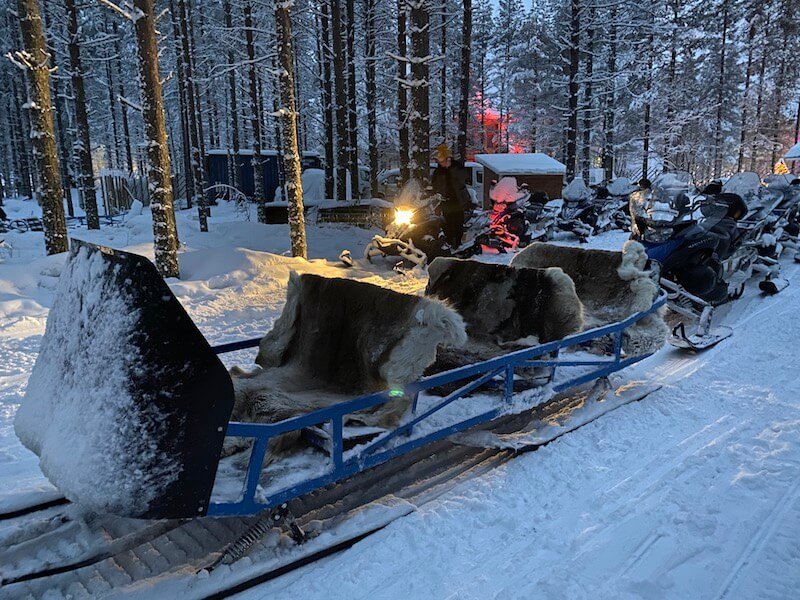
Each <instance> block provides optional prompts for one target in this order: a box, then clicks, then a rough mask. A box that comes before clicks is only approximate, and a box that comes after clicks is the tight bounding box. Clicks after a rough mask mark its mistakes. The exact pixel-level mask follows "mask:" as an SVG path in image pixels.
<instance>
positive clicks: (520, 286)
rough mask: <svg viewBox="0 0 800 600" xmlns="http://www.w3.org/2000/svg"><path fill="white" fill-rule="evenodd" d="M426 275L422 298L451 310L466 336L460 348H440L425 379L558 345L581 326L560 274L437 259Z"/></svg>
mask: <svg viewBox="0 0 800 600" xmlns="http://www.w3.org/2000/svg"><path fill="white" fill-rule="evenodd" d="M428 274H429V280H428V286H427V288H426V290H425V294H426V295H427V296H428V297H434V298H438V299H439V300H442V301H445V302H447V303H448V304H449V305H450V306H452V307H453V308H455V309H456V310H457V311H458V312H459V313H460V314H461V316H462V317H463V318H464V320H465V321H466V326H467V334H468V335H469V342H468V344H467V345H466V346H465V347H464V348H453V347H445V348H443V349H442V351H441V352H440V353H439V355H438V356H437V360H436V362H435V363H434V364H433V365H432V366H431V367H430V369H429V372H431V373H433V372H441V371H445V370H448V369H453V368H456V367H459V366H463V365H465V364H471V363H475V362H479V361H484V360H488V359H490V358H493V357H496V356H500V355H502V354H506V353H508V352H512V351H514V350H518V349H520V348H525V347H529V346H531V345H536V344H538V343H545V342H549V341H552V340H556V339H561V338H563V337H566V336H568V335H570V334H572V333H575V332H578V331H580V330H581V328H582V326H583V315H582V310H581V305H580V301H579V299H578V296H577V294H576V293H575V285H574V284H573V282H572V281H571V280H570V278H569V277H568V276H567V275H565V274H564V272H563V271H561V269H558V268H544V269H514V268H512V267H509V266H506V265H498V264H489V263H482V262H478V261H474V260H461V259H457V258H437V259H435V260H434V261H433V262H432V263H431V264H430V266H429V267H428Z"/></svg>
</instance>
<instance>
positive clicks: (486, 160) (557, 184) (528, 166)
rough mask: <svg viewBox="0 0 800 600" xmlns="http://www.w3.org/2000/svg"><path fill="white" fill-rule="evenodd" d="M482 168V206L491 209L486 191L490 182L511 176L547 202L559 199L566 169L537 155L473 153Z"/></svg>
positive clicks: (544, 155) (546, 157) (558, 163)
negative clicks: (544, 194) (543, 196)
mask: <svg viewBox="0 0 800 600" xmlns="http://www.w3.org/2000/svg"><path fill="white" fill-rule="evenodd" d="M475 160H476V162H478V163H480V164H481V165H483V207H484V208H486V209H489V208H491V206H492V201H491V200H490V199H489V190H490V189H491V187H492V185H493V182H497V181H500V179H502V178H503V177H514V178H516V180H517V185H522V184H527V185H528V189H529V190H530V191H531V193H533V192H545V193H546V194H547V195H548V196H549V197H550V199H554V198H560V197H561V191H562V190H563V189H564V174H565V173H566V171H567V167H566V166H565V165H564V164H563V163H561V162H559V161H557V160H556V159H555V158H553V157H552V156H548V155H547V154H542V153H539V152H536V153H530V154H476V155H475Z"/></svg>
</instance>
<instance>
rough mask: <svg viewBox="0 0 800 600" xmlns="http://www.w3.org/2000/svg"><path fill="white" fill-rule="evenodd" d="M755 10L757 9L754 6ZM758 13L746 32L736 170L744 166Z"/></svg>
mask: <svg viewBox="0 0 800 600" xmlns="http://www.w3.org/2000/svg"><path fill="white" fill-rule="evenodd" d="M756 10H758V9H757V8H756ZM757 23H758V13H757V12H756V13H754V14H753V15H751V19H750V28H749V30H748V32H747V65H746V66H745V71H744V91H743V92H742V120H741V125H740V129H741V131H740V132H739V156H738V158H737V160H736V170H737V171H739V172H741V170H742V168H743V167H744V147H745V144H746V143H747V118H748V108H750V81H751V80H752V78H753V50H754V46H755V38H756V24H757Z"/></svg>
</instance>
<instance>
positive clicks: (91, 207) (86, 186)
mask: <svg viewBox="0 0 800 600" xmlns="http://www.w3.org/2000/svg"><path fill="white" fill-rule="evenodd" d="M64 6H65V9H66V11H67V18H68V27H67V32H68V36H69V43H68V48H69V64H70V70H71V75H72V92H73V94H74V96H75V102H74V106H75V124H76V125H77V129H78V135H77V137H76V138H75V155H76V157H77V163H78V185H79V188H80V191H81V196H82V197H83V207H84V210H85V211H86V225H87V227H88V228H89V229H100V218H99V217H98V214H97V197H96V195H95V189H94V169H93V168H92V146H91V140H90V137H89V114H88V110H87V107H86V90H85V87H84V81H83V63H82V61H81V46H80V39H79V38H78V9H77V7H76V6H75V0H64Z"/></svg>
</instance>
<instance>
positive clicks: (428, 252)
mask: <svg viewBox="0 0 800 600" xmlns="http://www.w3.org/2000/svg"><path fill="white" fill-rule="evenodd" d="M428 192H429V191H428ZM440 203H441V197H440V196H438V195H437V194H431V193H425V194H423V193H422V192H421V190H420V189H419V184H417V183H416V182H414V181H409V182H408V183H407V184H406V185H405V187H404V188H403V190H402V191H401V193H400V195H399V196H398V197H397V199H396V200H395V209H394V218H393V219H392V221H391V222H390V223H389V224H388V225H387V227H386V235H385V236H381V235H376V236H375V237H373V238H372V241H371V242H370V243H369V244H368V245H367V248H366V250H365V251H364V258H366V259H367V260H368V261H369V262H373V260H374V259H375V258H378V257H398V258H400V259H401V263H402V262H404V261H405V262H407V263H410V264H411V265H414V266H416V267H424V266H425V265H426V264H427V263H428V262H429V261H431V260H433V259H434V258H436V257H437V256H449V255H450V254H451V251H450V249H449V247H448V245H447V241H446V240H445V235H444V218H443V217H442V216H441V214H440V213H439V211H438V208H439V204H440ZM340 258H341V259H342V261H343V262H345V264H346V265H347V266H352V261H351V260H349V253H347V254H345V253H344V252H343V253H342V254H341V255H340Z"/></svg>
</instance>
